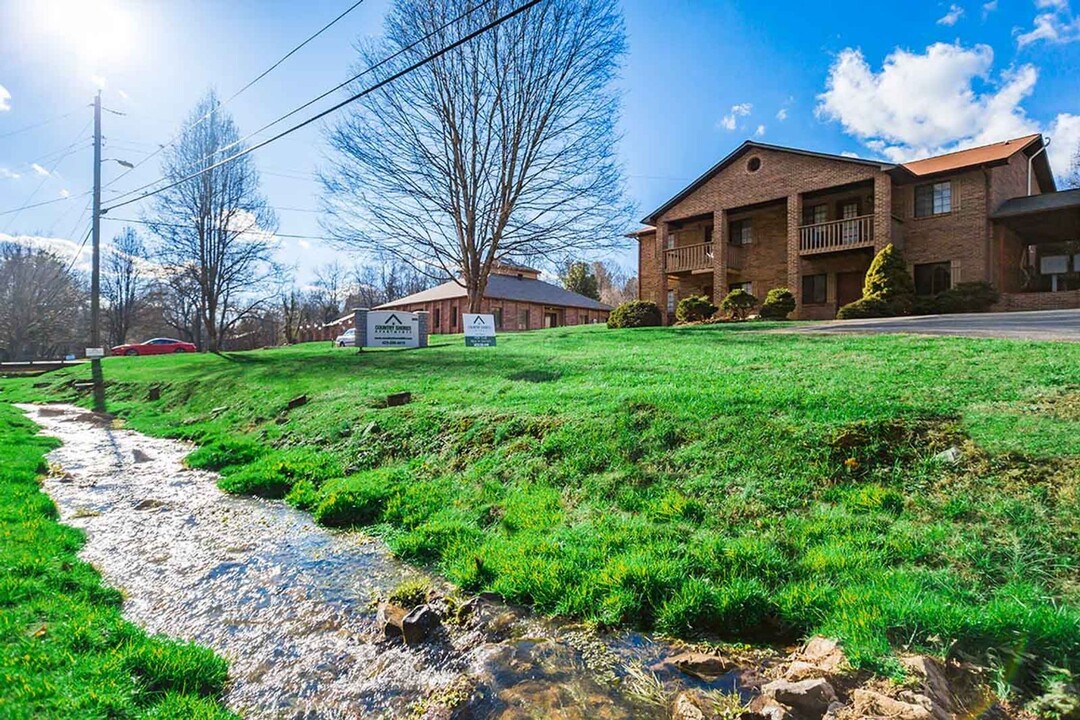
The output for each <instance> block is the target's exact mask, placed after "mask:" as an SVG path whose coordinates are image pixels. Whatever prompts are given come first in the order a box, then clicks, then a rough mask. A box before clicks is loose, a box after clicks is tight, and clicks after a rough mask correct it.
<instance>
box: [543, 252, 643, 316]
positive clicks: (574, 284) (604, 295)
mask: <svg viewBox="0 0 1080 720" xmlns="http://www.w3.org/2000/svg"><path fill="white" fill-rule="evenodd" d="M559 280H560V281H561V282H562V285H563V287H564V288H566V289H567V290H569V291H571V292H576V293H577V294H579V295H584V296H585V297H588V298H592V299H593V300H599V301H600V302H602V303H606V304H608V305H610V306H612V307H617V306H619V305H622V304H623V303H624V302H628V301H630V300H637V276H636V275H633V274H630V273H627V272H626V271H625V270H623V269H622V268H621V267H619V266H618V265H616V264H614V263H610V262H593V263H587V262H584V261H582V260H571V261H568V262H566V263H564V264H563V266H562V268H561V270H560V272H559Z"/></svg>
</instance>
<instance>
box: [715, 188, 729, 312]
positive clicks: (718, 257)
mask: <svg viewBox="0 0 1080 720" xmlns="http://www.w3.org/2000/svg"><path fill="white" fill-rule="evenodd" d="M728 242H729V239H728V222H727V210H725V209H724V208H717V209H716V210H713V229H712V253H713V297H712V301H713V305H717V306H719V305H720V303H721V302H722V301H723V299H724V296H726V295H727V246H728Z"/></svg>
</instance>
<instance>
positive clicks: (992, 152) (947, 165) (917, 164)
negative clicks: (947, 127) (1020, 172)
mask: <svg viewBox="0 0 1080 720" xmlns="http://www.w3.org/2000/svg"><path fill="white" fill-rule="evenodd" d="M1041 140H1042V135H1040V134H1039V133H1034V134H1032V135H1025V136H1024V137H1019V138H1013V139H1012V140H1005V141H1003V142H997V143H992V144H990V145H980V146H979V147H973V148H968V149H967V150H957V151H956V152H951V153H945V154H944V155H934V156H933V157H928V158H924V159H922V160H913V161H911V162H906V163H901V164H900V166H901V167H902V168H904V169H905V170H907V171H908V172H909V173H911V174H912V175H915V176H916V177H923V176H925V175H936V174H937V173H943V172H952V171H954V170H961V169H963V168H967V167H973V166H975V165H988V164H994V163H1003V162H1007V161H1008V159H1009V158H1011V157H1012V156H1013V155H1015V154H1016V153H1018V152H1020V151H1021V150H1024V149H1026V148H1027V147H1028V146H1030V145H1031V144H1032V143H1035V142H1039V141H1041Z"/></svg>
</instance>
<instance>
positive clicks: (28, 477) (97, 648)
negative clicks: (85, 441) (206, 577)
mask: <svg viewBox="0 0 1080 720" xmlns="http://www.w3.org/2000/svg"><path fill="white" fill-rule="evenodd" d="M35 432H36V428H35V427H34V426H33V425H32V424H31V423H30V422H29V421H27V420H26V419H24V418H23V417H22V414H21V413H20V412H18V411H17V410H16V409H15V408H13V407H11V406H10V405H7V404H0V570H2V572H0V717H3V718H5V720H22V719H24V718H25V719H26V720H31V719H34V720H37V719H39V718H64V719H67V718H80V720H82V719H86V720H93V719H94V718H103V719H104V718H110V719H118V718H157V719H159V720H165V719H166V718H169V719H175V720H181V719H184V720H187V719H195V720H212V719H213V720H218V719H221V720H224V719H225V718H231V717H234V716H233V715H231V714H230V713H227V712H226V711H225V710H224V709H223V708H222V706H221V705H220V704H219V703H218V702H217V701H216V700H215V698H216V697H218V696H219V695H220V694H221V691H222V688H223V686H224V683H225V677H226V666H225V662H224V661H223V660H221V659H220V658H218V657H215V656H214V654H213V653H211V652H210V651H209V650H206V649H204V648H200V647H197V646H195V645H191V644H188V643H182V642H177V641H173V640H168V639H164V638H158V637H148V636H146V635H145V634H143V633H142V632H141V631H140V630H139V629H138V628H136V627H135V626H133V625H131V624H130V623H127V622H125V621H124V620H123V618H122V617H121V616H120V601H121V596H120V593H119V592H117V591H116V590H114V589H111V588H107V587H104V586H103V585H102V584H101V578H100V577H99V576H98V575H97V573H96V572H94V569H93V568H91V567H90V566H89V565H87V564H86V563H84V562H81V561H80V560H78V559H77V558H76V555H75V553H76V552H77V551H78V550H79V547H80V546H81V545H82V542H83V538H82V533H81V532H79V531H78V530H74V529H72V528H69V527H66V526H62V525H60V524H59V523H58V522H57V520H56V507H55V506H54V505H53V504H52V502H51V501H50V500H49V498H48V497H47V496H45V495H44V494H43V493H42V492H40V490H39V486H38V478H39V476H40V475H41V474H42V473H43V472H45V470H46V467H45V461H44V454H45V453H46V452H48V451H49V450H50V449H51V448H52V447H53V446H54V442H53V441H51V440H48V439H45V438H40V437H35V436H34V433H35Z"/></svg>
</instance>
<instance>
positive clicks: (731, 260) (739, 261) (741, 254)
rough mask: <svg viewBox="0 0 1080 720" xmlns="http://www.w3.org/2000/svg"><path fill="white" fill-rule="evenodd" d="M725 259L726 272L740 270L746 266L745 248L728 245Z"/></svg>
mask: <svg viewBox="0 0 1080 720" xmlns="http://www.w3.org/2000/svg"><path fill="white" fill-rule="evenodd" d="M726 250H727V253H726V255H725V259H726V260H727V267H728V270H742V269H743V266H744V265H745V264H746V248H745V247H744V246H742V245H731V244H730V243H729V244H728V246H727V248H726Z"/></svg>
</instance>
